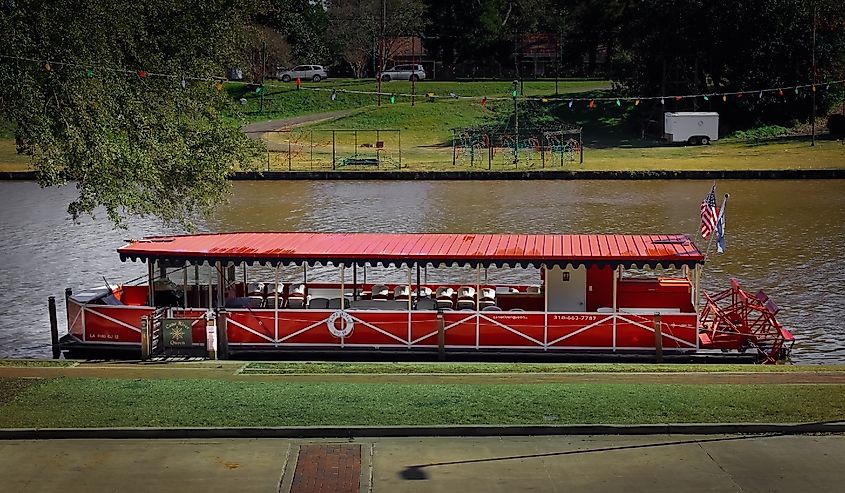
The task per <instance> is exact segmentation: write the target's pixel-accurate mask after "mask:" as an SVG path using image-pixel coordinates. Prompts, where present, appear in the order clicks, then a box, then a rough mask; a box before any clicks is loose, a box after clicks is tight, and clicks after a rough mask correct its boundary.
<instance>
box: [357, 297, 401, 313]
mask: <svg viewBox="0 0 845 493" xmlns="http://www.w3.org/2000/svg"><path fill="white" fill-rule="evenodd" d="M350 309H351V310H406V311H407V310H408V300H404V301H399V300H357V301H353V302H352V305H351V308H350Z"/></svg>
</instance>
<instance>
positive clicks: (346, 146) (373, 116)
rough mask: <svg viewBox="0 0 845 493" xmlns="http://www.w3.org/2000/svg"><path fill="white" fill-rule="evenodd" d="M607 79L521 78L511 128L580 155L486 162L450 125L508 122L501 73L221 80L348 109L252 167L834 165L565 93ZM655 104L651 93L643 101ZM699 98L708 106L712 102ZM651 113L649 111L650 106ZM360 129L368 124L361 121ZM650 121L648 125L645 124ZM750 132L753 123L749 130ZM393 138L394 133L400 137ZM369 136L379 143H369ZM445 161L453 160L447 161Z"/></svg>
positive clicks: (842, 151)
mask: <svg viewBox="0 0 845 493" xmlns="http://www.w3.org/2000/svg"><path fill="white" fill-rule="evenodd" d="M609 85H610V84H609V82H608V81H601V80H566V81H561V83H560V84H559V98H557V99H556V98H555V96H554V93H555V89H554V82H553V81H528V82H525V95H526V96H544V97H549V98H550V100H549V101H548V102H542V101H537V100H530V101H527V100H520V102H519V115H520V116H519V121H520V128H527V127H532V126H534V127H544V128H547V127H548V126H550V125H553V124H554V122H563V123H564V124H566V125H575V126H579V127H582V128H583V129H584V130H583V131H584V133H583V139H584V148H585V152H584V164H583V165H581V164H579V163H578V162H577V161H575V162H572V161H564V162H561V156H560V154H557V155H552V154H551V153H548V152H547V153H546V154H545V155H540V153H538V152H529V151H520V156H519V162H518V164H516V165H514V164H513V161H514V159H513V157H514V156H513V154H512V152H511V151H510V150H509V149H505V148H501V147H499V148H496V149H495V153H494V155H493V159H492V162H490V163H488V154H487V152H486V149H484V150H482V152H481V154H480V155H479V154H478V153H477V152H473V151H471V150H470V149H469V148H467V149H463V148H462V147H460V146H459V147H458V150H457V152H455V153H454V155H453V149H452V140H453V134H452V129H453V128H461V127H471V126H478V125H488V126H493V127H495V128H501V129H507V128H513V122H512V118H513V102H512V101H511V100H510V90H511V84H510V83H508V82H441V81H424V82H419V83H417V93H418V94H420V96H419V97H417V99H416V101H415V104H414V105H413V106H412V104H411V101H410V98H408V97H406V96H403V94H407V93H410V92H411V84H410V83H409V82H404V81H392V82H388V83H384V84H382V91H384V92H389V93H394V94H397V95H399V96H397V98H396V103H395V104H390V103H389V102H388V98H387V97H383V98H382V105H381V106H377V104H376V102H377V97H376V96H374V95H372V94H356V93H354V92H353V93H344V92H339V93H338V94H337V99H336V100H335V101H332V100H331V97H330V95H331V90H332V89H338V90H348V91H373V90H375V88H376V84H375V82H374V81H373V80H368V81H358V80H350V79H329V80H326V81H323V82H320V83H311V82H306V83H303V89H300V90H297V89H296V87H295V84H293V83H288V84H285V83H281V82H268V84H267V86H266V92H265V94H264V97H263V101H264V109H263V111H261V110H260V105H261V100H262V98H261V97H260V96H259V95H257V94H256V93H255V92H254V91H252V90H248V87H247V86H245V85H240V84H239V85H234V84H229V85H227V88H226V90H227V91H228V92H229V94H230V95H231V96H232V98H233V99H235V100H239V99H240V98H244V100H245V101H246V104H244V105H242V106H241V105H239V106H238V107H237V108H238V109H237V110H236V111H237V112H238V114H237V115H232V116H233V117H234V116H238V117H243V118H245V119H246V120H248V121H264V120H273V119H280V118H289V117H295V116H302V115H309V114H317V113H325V112H338V111H340V112H344V111H348V112H349V113H348V114H347V115H346V116H342V117H340V118H338V119H336V120H333V121H329V122H322V123H316V124H312V125H306V126H302V127H299V128H297V129H295V130H294V131H293V133H267V134H264V136H263V139H264V141H265V143H266V144H267V147H268V149H269V150H270V152H269V153H268V155H267V156H263V157H262V158H261V159H260V163H259V167H260V169H262V170H287V169H291V170H294V171H307V170H312V169H315V170H327V169H332V167H333V166H332V163H333V156H334V164H335V166H336V167H337V169H357V170H361V169H374V168H373V167H371V166H360V165H358V166H352V167H350V168H347V167H344V166H343V164H344V163H347V164H348V163H349V162H350V158H375V157H378V158H379V160H380V164H381V167H382V168H383V169H399V166H400V162H401V169H403V170H408V171H460V170H470V169H472V170H476V171H484V170H488V169H490V170H492V171H514V170H526V169H530V170H540V169H557V170H560V169H566V170H575V171H579V170H584V171H635V172H648V171H658V170H697V171H707V170H710V171H722V170H784V169H843V168H845V145H843V143H842V142H841V141H834V140H829V139H824V138H822V139H820V140H819V141H818V142H817V145H816V146H815V147H811V146H810V142H809V138H808V137H791V138H771V139H762V140H761V139H750V140H747V139H723V140H720V141H717V142H714V143H713V144H712V145H709V146H677V145H667V144H662V143H659V142H657V141H655V140H653V139H646V140H643V139H641V138H640V129H636V128H630V127H626V126H625V125H624V124H623V122H625V121H629V120H630V119H629V118H628V117H629V116H630V114H631V112H633V111H635V108H634V107H633V106H632V105H631V104H630V103H624V104H622V105H620V106H617V105H616V104H615V103H609V102H600V103H598V105H597V107H596V108H593V109H590V108H588V107H587V105H586V103H585V102H583V101H580V102H576V103H575V104H574V105H573V106H572V107H571V108H570V107H569V105H568V100H567V99H566V97H568V95H572V97H580V98H586V97H598V96H609V95H611V93H610V92H609V91H608V88H609ZM427 92H433V93H435V94H437V95H439V96H448V95H449V93H450V92H454V93H455V94H457V95H459V96H473V97H475V98H477V97H480V96H482V95H487V96H490V97H502V98H504V100H502V101H496V100H492V99H491V100H490V101H489V102H488V104H487V105H486V107H482V106H481V104H480V103H479V100H478V99H452V98H449V97H446V98H445V99H435V100H433V101H429V100H428V98H426V97H425V93H427ZM648 104H652V105H654V104H658V103H656V102H653V101H649V102H643V103H642V105H641V106H640V108H643V107H644V106H643V105H648ZM711 104H713V105H714V107H712V108H708V109H712V110H714V111H718V110H719V107H718V105H719V104H721V103H719V102H716V103H712V102H711ZM658 113H659V112H658ZM332 129H342V130H354V129H358V130H359V132H358V135H357V136H355V135H354V134H352V133H348V132H339V133H337V135H336V136H335V141H334V146H333V145H332V132H331V130H332ZM374 129H398V130H400V133H398V134H397V133H387V134H385V133H381V134H378V135H377V134H376V133H375V132H373V131H372V130H374ZM368 130H369V131H368ZM652 130H653V129H652ZM751 134H753V132H752V133H751ZM400 140H401V142H400ZM377 142H379V143H381V144H379V145H381V146H382V148H381V149H379V147H378V145H377V144H376V143H377ZM453 161H454V162H455V164H454V165H453ZM27 169H29V159H28V158H26V157H25V156H19V155H16V154H15V146H14V141H13V140H11V139H10V138H8V137H7V138H2V135H0V171H24V170H27Z"/></svg>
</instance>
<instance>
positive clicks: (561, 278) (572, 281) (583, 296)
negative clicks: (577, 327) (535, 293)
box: [546, 265, 587, 312]
mask: <svg viewBox="0 0 845 493" xmlns="http://www.w3.org/2000/svg"><path fill="white" fill-rule="evenodd" d="M546 289H547V291H548V293H549V311H550V312H583V311H585V310H586V309H587V269H586V267H584V266H583V265H582V266H581V267H578V268H577V269H561V268H560V267H557V266H555V267H552V268H551V269H549V270H548V271H547V272H546Z"/></svg>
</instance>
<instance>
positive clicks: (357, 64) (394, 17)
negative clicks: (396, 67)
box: [327, 0, 426, 77]
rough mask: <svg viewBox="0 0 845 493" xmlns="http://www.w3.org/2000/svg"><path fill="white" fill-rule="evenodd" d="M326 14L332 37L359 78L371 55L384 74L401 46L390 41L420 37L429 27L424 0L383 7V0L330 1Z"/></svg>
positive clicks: (389, 1) (397, 0)
mask: <svg viewBox="0 0 845 493" xmlns="http://www.w3.org/2000/svg"><path fill="white" fill-rule="evenodd" d="M382 6H383V7H384V9H383V11H382ZM327 12H328V17H329V26H330V28H329V32H330V33H331V37H332V39H334V40H336V42H337V44H338V46H339V50H340V54H341V56H342V57H343V59H344V60H345V61H346V62H347V63H349V65H350V66H352V69H353V71H354V72H355V75H356V76H358V77H360V76H361V75H363V72H364V68H365V66H366V63H367V62H368V61H369V60H370V59H371V56H375V57H376V63H374V65H375V66H376V71H377V72H382V71H384V69H385V68H386V64H387V61H388V60H390V59H391V58H392V57H393V55H394V54H395V53H394V52H393V50H394V47H395V46H398V45H397V44H394V43H392V42H391V41H390V40H392V39H394V38H397V37H401V36H416V35H419V34H421V33H422V31H423V28H424V27H425V25H426V15H425V4H424V3H423V2H422V0H385V1H384V5H382V1H381V0H329V1H328V2H327Z"/></svg>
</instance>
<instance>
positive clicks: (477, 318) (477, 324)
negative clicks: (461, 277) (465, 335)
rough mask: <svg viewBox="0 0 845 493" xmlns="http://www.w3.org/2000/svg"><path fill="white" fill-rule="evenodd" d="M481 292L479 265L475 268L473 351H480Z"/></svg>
mask: <svg viewBox="0 0 845 493" xmlns="http://www.w3.org/2000/svg"><path fill="white" fill-rule="evenodd" d="M480 291H481V264H478V266H476V268H475V349H481V307H480V306H478V302H479V300H480V294H479V293H480Z"/></svg>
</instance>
